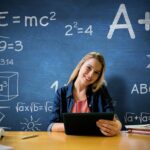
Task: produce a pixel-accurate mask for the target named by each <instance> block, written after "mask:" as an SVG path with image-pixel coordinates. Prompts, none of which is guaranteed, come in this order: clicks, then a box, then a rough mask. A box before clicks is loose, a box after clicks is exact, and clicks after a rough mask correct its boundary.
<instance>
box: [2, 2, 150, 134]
mask: <svg viewBox="0 0 150 150" xmlns="http://www.w3.org/2000/svg"><path fill="white" fill-rule="evenodd" d="M0 2H1V5H0V127H4V128H5V129H7V130H23V131H25V130H29V131H38V130H39V131H44V130H46V129H47V126H48V123H49V116H50V113H51V110H52V104H53V97H54V94H55V91H56V90H57V89H58V88H59V87H61V86H63V85H65V84H66V83H67V80H68V78H69V76H70V74H71V72H72V70H73V69H74V67H75V66H76V65H77V63H78V62H79V60H80V59H81V58H82V57H83V56H84V55H85V54H86V53H88V52H90V51H98V52H100V53H102V54H103V55H104V57H105V60H106V66H107V69H106V81H107V87H108V90H109V92H110V94H111V96H112V98H113V99H114V101H115V103H114V104H115V106H116V111H117V113H118V116H119V118H120V120H121V121H122V123H123V124H144V123H150V111H149V107H150V101H149V99H150V82H149V79H150V48H149V47H150V42H149V41H150V23H149V22H150V1H149V0H139V1H138V2H137V1H136V0H132V1H131V0H126V1H122V0H86V1H85V0H71V1H70V0H64V1H62V0H55V1H50V0H42V1H39V0H32V1H29V0H26V1H19V0H11V1H9V0H0Z"/></svg>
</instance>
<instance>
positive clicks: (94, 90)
mask: <svg viewBox="0 0 150 150" xmlns="http://www.w3.org/2000/svg"><path fill="white" fill-rule="evenodd" d="M105 67H106V66H105V60H104V57H103V56H102V55H101V54H100V53H98V52H90V53H88V54H87V55H85V56H84V57H83V58H82V59H81V61H80V62H79V64H78V65H77V66H76V68H75V69H74V71H73V72H72V74H71V76H70V78H69V81H68V84H67V86H64V87H62V88H60V89H58V90H57V92H56V95H55V99H54V104H53V110H52V113H51V116H50V124H49V127H48V131H57V132H59V131H64V124H63V118H62V114H63V113H65V112H69V113H70V112H72V113H81V112H83V113H90V112H113V111H114V108H113V105H112V100H111V97H110V95H109V93H108V91H107V88H106V86H105V80H104V72H105ZM96 125H97V127H98V128H99V130H100V131H101V132H102V133H103V134H104V135H105V136H115V135H117V134H118V133H119V132H120V130H121V127H122V125H121V122H120V121H119V120H118V119H117V118H116V117H114V119H113V121H109V120H98V121H97V122H96Z"/></svg>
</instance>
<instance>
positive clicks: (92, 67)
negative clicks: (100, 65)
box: [87, 64, 101, 73]
mask: <svg viewBox="0 0 150 150" xmlns="http://www.w3.org/2000/svg"><path fill="white" fill-rule="evenodd" d="M87 65H88V66H90V67H91V68H92V69H93V70H94V71H95V72H98V73H100V72H101V70H95V69H94V67H93V66H92V65H91V64H87Z"/></svg>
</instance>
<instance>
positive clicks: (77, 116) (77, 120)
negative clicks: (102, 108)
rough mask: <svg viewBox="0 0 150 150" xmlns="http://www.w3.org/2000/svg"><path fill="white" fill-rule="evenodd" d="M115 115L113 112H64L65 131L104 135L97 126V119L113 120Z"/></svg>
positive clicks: (72, 133) (69, 133)
mask: <svg viewBox="0 0 150 150" xmlns="http://www.w3.org/2000/svg"><path fill="white" fill-rule="evenodd" d="M113 117H114V114H113V113H64V114H63V121H64V126H65V133H66V134H68V135H103V134H102V133H101V132H100V130H99V128H98V127H97V126H96V121H97V120H99V119H106V120H113Z"/></svg>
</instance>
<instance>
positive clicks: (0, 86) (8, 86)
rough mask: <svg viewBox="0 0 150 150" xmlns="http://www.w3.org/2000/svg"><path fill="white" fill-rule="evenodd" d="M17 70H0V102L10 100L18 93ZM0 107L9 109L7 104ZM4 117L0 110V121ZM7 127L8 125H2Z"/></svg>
mask: <svg viewBox="0 0 150 150" xmlns="http://www.w3.org/2000/svg"><path fill="white" fill-rule="evenodd" d="M18 80H19V75H18V72H9V71H4V72H0V102H2V101H3V102H4V101H10V100H13V99H14V98H16V97H17V96H18V95H19V92H18ZM0 109H10V107H9V106H1V107H0ZM5 117H6V115H5V114H3V113H2V112H0V123H1V122H2V120H3V119H4V118H5ZM4 128H8V127H4Z"/></svg>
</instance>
